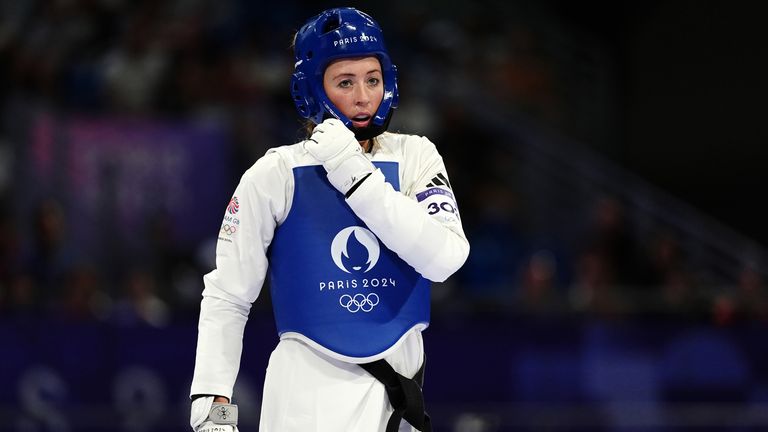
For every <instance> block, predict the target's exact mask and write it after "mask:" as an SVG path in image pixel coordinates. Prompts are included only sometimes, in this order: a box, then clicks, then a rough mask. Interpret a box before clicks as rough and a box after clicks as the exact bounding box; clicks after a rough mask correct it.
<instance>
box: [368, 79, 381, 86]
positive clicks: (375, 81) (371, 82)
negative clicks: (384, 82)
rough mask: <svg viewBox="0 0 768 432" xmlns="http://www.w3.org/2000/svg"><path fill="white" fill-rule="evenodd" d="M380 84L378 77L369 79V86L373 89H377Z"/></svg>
mask: <svg viewBox="0 0 768 432" xmlns="http://www.w3.org/2000/svg"><path fill="white" fill-rule="evenodd" d="M380 82H381V80H380V79H379V78H377V77H370V78H368V85H369V86H371V87H376V86H377V85H379V83H380Z"/></svg>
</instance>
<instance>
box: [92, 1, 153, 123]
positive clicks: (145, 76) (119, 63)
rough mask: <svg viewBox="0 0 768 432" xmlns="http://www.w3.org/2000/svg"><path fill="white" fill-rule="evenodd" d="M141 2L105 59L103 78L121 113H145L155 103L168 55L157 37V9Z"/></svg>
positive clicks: (113, 102) (114, 103) (114, 105)
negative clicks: (118, 40) (117, 42)
mask: <svg viewBox="0 0 768 432" xmlns="http://www.w3.org/2000/svg"><path fill="white" fill-rule="evenodd" d="M152 4H153V3H152V2H144V3H142V6H143V7H140V8H139V10H138V12H136V13H134V14H133V15H131V18H130V19H129V20H128V22H127V23H126V26H125V29H124V31H123V34H122V37H121V38H120V44H119V45H118V46H117V47H116V49H115V50H113V51H112V52H110V53H109V54H108V55H107V56H106V58H105V62H104V63H105V64H104V79H105V82H106V85H107V90H108V93H109V96H110V100H111V102H112V106H113V107H114V108H115V109H117V110H119V111H121V110H124V111H128V112H146V111H149V110H151V108H152V107H153V106H154V103H155V100H154V98H155V94H156V92H157V90H158V87H157V86H158V85H159V83H160V79H161V78H162V76H163V72H164V70H165V68H166V67H167V54H166V53H165V52H164V47H163V46H162V45H161V43H162V40H160V39H159V38H158V37H157V34H156V31H157V25H156V22H155V20H157V19H159V17H157V15H156V14H157V12H158V11H157V10H156V8H157V7H158V6H157V5H155V6H154V7H152V6H150V5H152Z"/></svg>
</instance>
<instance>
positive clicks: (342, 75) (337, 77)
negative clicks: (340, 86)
mask: <svg viewBox="0 0 768 432" xmlns="http://www.w3.org/2000/svg"><path fill="white" fill-rule="evenodd" d="M375 72H378V73H382V72H381V69H371V70H369V71H368V72H366V73H365V74H364V75H370V74H372V73H375ZM351 76H355V74H353V73H340V74H338V75H336V76H334V77H333V79H339V78H341V77H351Z"/></svg>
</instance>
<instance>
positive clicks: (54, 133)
mask: <svg viewBox="0 0 768 432" xmlns="http://www.w3.org/2000/svg"><path fill="white" fill-rule="evenodd" d="M229 146H230V141H229V137H228V135H227V133H226V129H225V128H224V127H222V126H221V125H219V124H217V123H192V122H167V121H166V122H162V121H157V120H147V119H133V118H120V117H98V118H90V117H69V118H57V117H54V116H52V115H50V114H40V115H39V116H38V117H37V119H36V121H35V122H34V123H33V127H32V131H31V148H30V152H29V153H28V163H29V166H28V167H27V168H28V170H29V177H30V179H32V181H30V182H29V183H28V184H26V185H25V189H26V190H31V191H32V193H33V195H34V196H37V197H39V198H45V197H55V198H57V199H59V200H61V201H63V203H64V204H65V207H66V208H67V217H68V224H69V228H70V233H69V234H70V236H71V237H70V239H71V241H73V242H75V243H76V244H79V245H81V246H82V247H86V248H87V249H88V250H89V251H90V252H91V253H93V252H94V251H97V250H98V249H99V247H101V246H103V241H101V240H100V237H104V236H107V237H115V238H117V239H118V240H122V241H123V242H125V244H126V246H129V247H130V246H131V245H132V243H136V242H141V241H146V240H148V239H147V235H151V234H147V226H146V224H147V223H148V221H157V220H158V218H164V220H165V224H166V226H167V228H168V229H170V230H171V231H172V233H173V241H174V242H176V243H177V244H179V243H180V244H184V245H190V244H195V243H197V242H199V241H201V240H203V239H205V238H210V237H213V236H215V234H216V229H217V227H218V223H219V220H220V218H221V215H222V212H223V210H224V207H225V206H226V202H227V200H228V197H229V194H230V193H231V191H230V190H228V189H229V188H230V186H229V184H228V183H227V180H228V179H229V175H230V173H229V170H230V166H229V160H228V158H227V155H228V154H230V151H229V150H230V149H229ZM134 246H135V245H134Z"/></svg>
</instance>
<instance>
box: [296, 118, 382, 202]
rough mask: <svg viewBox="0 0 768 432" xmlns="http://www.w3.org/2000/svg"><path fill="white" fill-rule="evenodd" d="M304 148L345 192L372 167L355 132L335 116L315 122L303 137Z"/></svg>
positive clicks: (339, 188) (371, 169)
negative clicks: (309, 134) (312, 127)
mask: <svg viewBox="0 0 768 432" xmlns="http://www.w3.org/2000/svg"><path fill="white" fill-rule="evenodd" d="M304 148H305V149H306V150H307V151H308V152H309V153H310V154H311V155H312V156H313V157H314V158H315V159H317V160H318V161H319V162H321V163H322V164H323V167H324V168H325V171H326V172H328V180H329V181H330V182H331V184H332V185H333V187H335V188H336V189H337V190H338V191H339V192H341V193H343V194H344V195H345V196H346V194H347V192H348V191H349V189H351V188H352V186H354V185H355V184H356V183H357V182H359V181H360V180H362V179H363V178H364V177H365V176H366V175H368V174H370V173H371V172H373V170H374V169H375V167H374V166H373V164H372V163H371V161H370V160H368V158H367V157H365V155H364V154H363V149H362V147H361V146H360V143H359V142H357V140H356V139H355V134H354V133H352V131H351V130H349V129H347V127H346V126H344V123H342V122H341V121H340V120H338V119H335V118H332V119H326V120H325V121H323V122H322V123H320V124H319V125H317V126H316V127H315V130H314V131H312V136H311V137H310V138H309V139H308V140H306V141H304Z"/></svg>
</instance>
